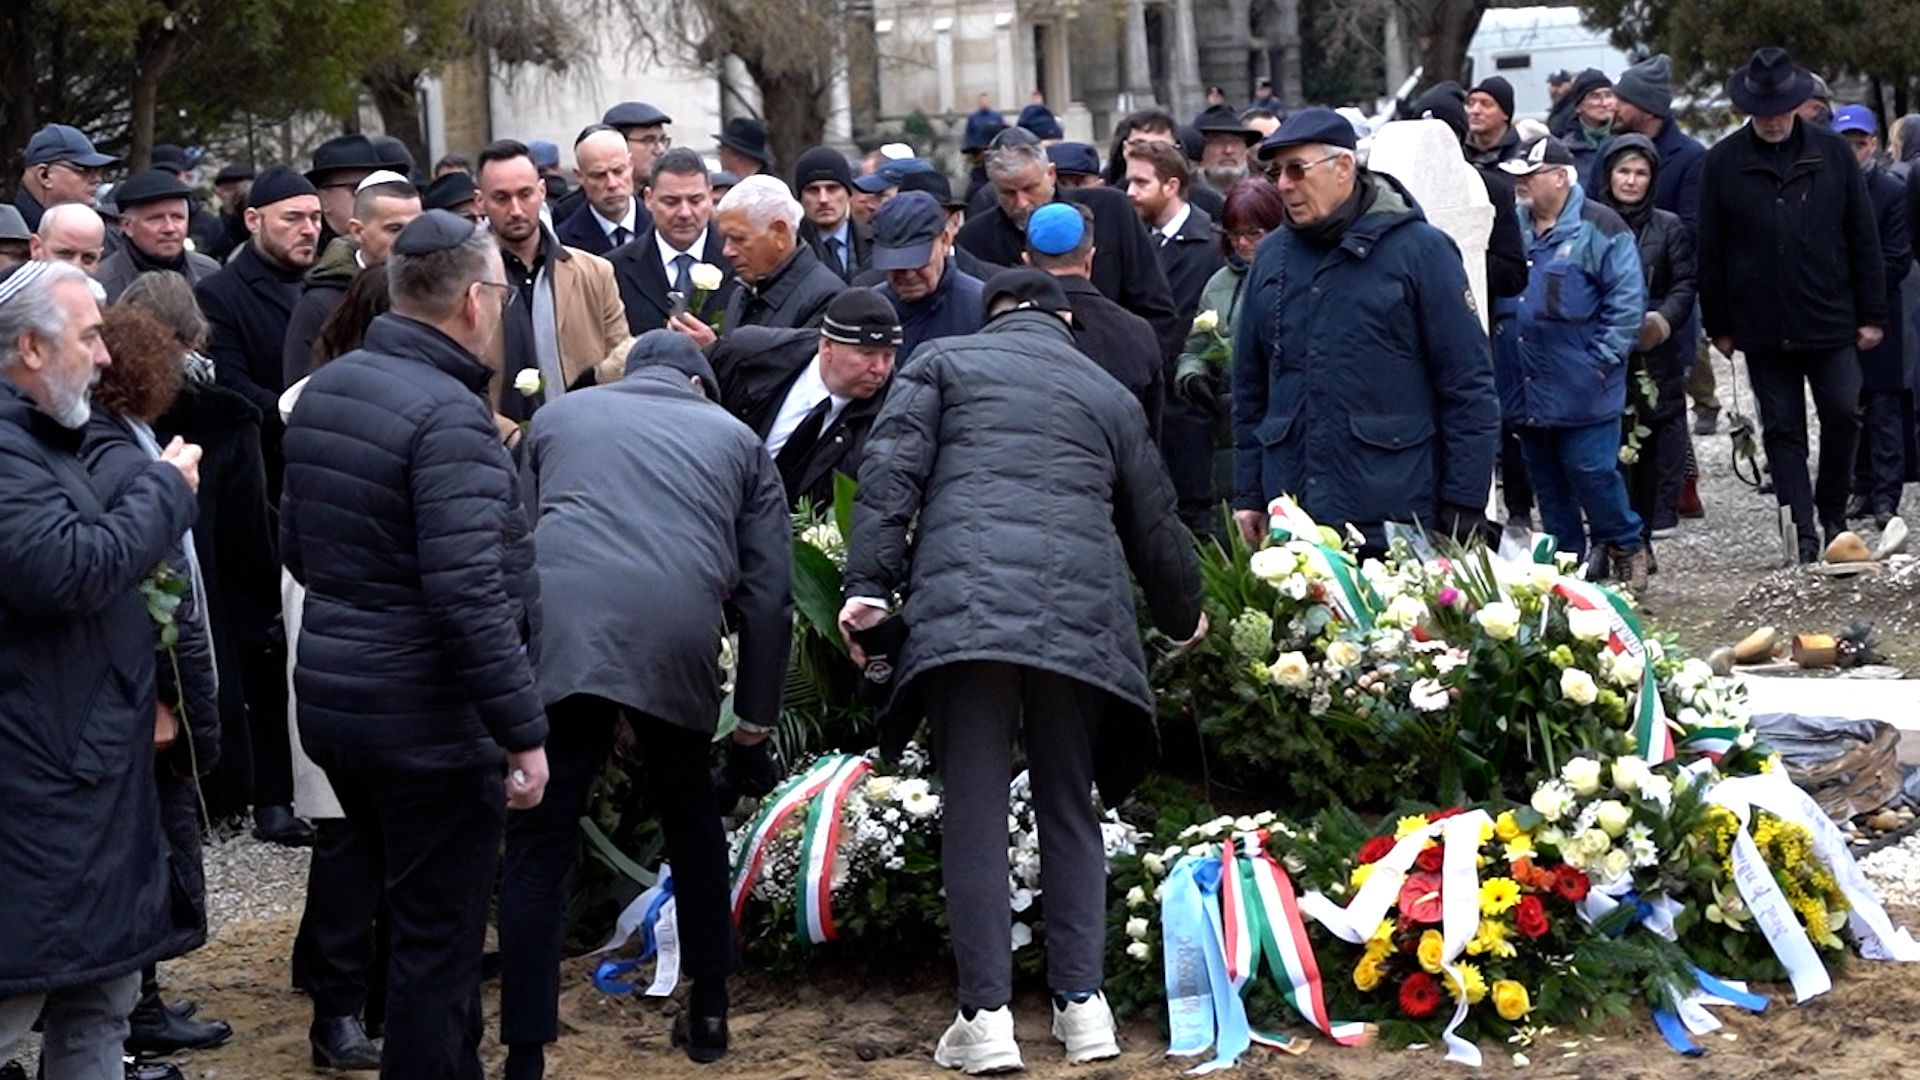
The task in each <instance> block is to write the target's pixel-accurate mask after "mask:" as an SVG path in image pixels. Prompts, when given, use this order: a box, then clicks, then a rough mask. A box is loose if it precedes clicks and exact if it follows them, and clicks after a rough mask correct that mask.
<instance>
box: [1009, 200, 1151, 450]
mask: <svg viewBox="0 0 1920 1080" xmlns="http://www.w3.org/2000/svg"><path fill="white" fill-rule="evenodd" d="M1025 254H1026V260H1027V263H1028V264H1029V265H1031V266H1032V267H1033V268H1034V269H1036V270H1045V271H1046V272H1047V273H1049V274H1052V275H1053V276H1054V278H1055V279H1056V280H1058V281H1059V283H1060V291H1061V292H1063V293H1065V294H1066V296H1067V305H1068V307H1070V308H1071V309H1072V310H1073V343H1074V344H1075V345H1077V346H1079V348H1080V351H1081V352H1083V353H1086V354H1087V356H1088V357H1089V358H1090V359H1092V361H1093V362H1094V363H1096V364H1099V365H1100V367H1101V370H1103V371H1105V372H1106V373H1107V374H1109V375H1111V376H1113V377H1114V378H1115V379H1116V380H1118V381H1119V383H1120V385H1121V386H1124V387H1126V388H1127V390H1128V391H1129V392H1131V393H1132V394H1133V396H1134V397H1136V398H1138V399H1139V401H1140V408H1141V409H1142V410H1143V411H1145V412H1146V414H1147V430H1148V431H1149V432H1151V433H1152V434H1153V435H1154V437H1155V438H1158V437H1159V435H1160V420H1161V411H1162V403H1163V402H1164V401H1165V399H1166V388H1165V385H1164V384H1165V378H1164V376H1163V375H1162V374H1161V369H1162V368H1163V367H1164V366H1165V364H1166V358H1165V357H1164V356H1163V355H1162V354H1161V352H1160V343H1159V341H1158V340H1157V339H1156V338H1155V337H1154V335H1153V327H1152V326H1149V325H1148V324H1147V320H1145V319H1143V318H1141V317H1140V316H1138V315H1135V314H1134V313H1133V312H1131V311H1128V310H1127V309H1126V308H1123V307H1121V306H1120V305H1119V304H1116V303H1114V302H1113V301H1111V300H1109V299H1107V298H1106V297H1105V296H1104V295H1102V294H1101V292H1100V290H1099V289H1096V288H1094V287H1093V282H1092V281H1090V280H1088V274H1089V273H1090V272H1091V271H1092V269H1093V257H1094V246H1093V212H1092V211H1091V210H1088V209H1087V208H1086V207H1084V206H1076V205H1074V204H1072V203H1052V204H1049V205H1047V206H1043V207H1041V208H1040V209H1038V210H1035V211H1034V212H1033V214H1032V215H1031V216H1030V217H1028V218H1027V250H1026V253H1025Z"/></svg>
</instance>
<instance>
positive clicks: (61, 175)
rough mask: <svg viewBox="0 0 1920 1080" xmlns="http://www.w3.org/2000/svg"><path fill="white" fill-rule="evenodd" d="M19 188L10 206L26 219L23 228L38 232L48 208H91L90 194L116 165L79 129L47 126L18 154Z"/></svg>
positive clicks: (56, 125)
mask: <svg viewBox="0 0 1920 1080" xmlns="http://www.w3.org/2000/svg"><path fill="white" fill-rule="evenodd" d="M21 158H22V160H23V162H24V167H23V168H22V169H21V172H20V184H19V189H18V190H17V191H15V192H14V196H13V205H14V207H15V208H17V209H18V210H19V211H20V216H21V217H22V218H25V219H26V222H27V228H29V229H38V228H39V227H40V216H41V215H42V214H45V213H46V212H47V208H48V207H50V206H58V205H59V204H61V203H80V204H81V205H83V206H92V205H93V196H94V192H95V191H96V190H97V189H98V188H99V187H100V181H101V179H102V178H103V176H104V175H105V169H106V167H107V166H109V165H114V164H117V163H118V162H119V160H120V159H119V158H117V157H114V156H113V155H112V154H102V153H100V152H99V151H98V150H95V149H94V148H93V143H92V141H91V140H89V139H88V138H87V137H86V136H85V135H83V134H81V132H80V129H79V128H75V127H68V126H67V125H66V124H48V125H47V126H46V127H43V128H41V129H40V130H39V131H36V132H34V133H33V138H31V139H28V140H27V150H26V153H24V154H22V155H21Z"/></svg>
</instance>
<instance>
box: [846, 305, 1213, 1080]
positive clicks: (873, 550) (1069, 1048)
mask: <svg viewBox="0 0 1920 1080" xmlns="http://www.w3.org/2000/svg"><path fill="white" fill-rule="evenodd" d="M985 295H986V305H987V313H988V319H989V321H988V323H987V326H986V329H984V330H982V331H981V332H980V333H978V334H971V335H967V336H964V337H954V338H943V339H941V340H939V341H935V342H931V343H929V344H927V345H924V346H922V347H921V348H920V349H919V350H917V351H916V352H915V353H914V356H913V360H912V361H911V362H910V363H908V364H907V365H906V367H905V368H903V369H902V370H901V372H900V375H899V376H898V378H899V383H898V385H896V386H895V387H894V388H893V390H892V391H891V392H889V394H888V398H887V405H886V407H885V408H884V409H882V410H881V415H880V419H879V421H878V422H877V423H876V424H875V426H874V434H873V440H872V443H871V451H872V452H871V453H869V454H868V456H867V460H866V462H865V464H864V465H863V466H862V467H861V469H860V495H859V500H858V502H857V503H856V504H855V506H854V528H853V536H852V538H851V540H852V543H851V544H850V546H849V556H848V564H847V576H846V588H847V597H848V600H847V605H846V607H845V608H844V609H842V611H841V614H840V622H841V626H842V630H843V632H844V633H846V634H847V635H848V638H849V642H850V648H851V649H852V651H853V652H854V654H855V659H856V660H860V659H862V649H861V648H860V646H859V644H858V641H857V640H855V639H854V638H853V635H854V634H855V633H856V632H859V631H861V630H865V629H871V628H872V627H874V626H875V625H876V624H878V623H879V622H880V620H881V619H882V618H883V617H884V616H885V614H886V611H887V610H888V609H889V608H890V607H891V606H892V605H893V603H894V597H895V594H896V593H904V594H905V596H906V602H905V606H904V607H903V608H902V609H901V613H902V617H903V618H904V620H905V624H906V631H907V632H906V639H905V645H904V648H903V649H902V650H901V651H900V654H899V656H898V658H897V662H896V665H895V672H896V674H895V675H894V682H895V684H896V686H895V691H894V697H893V702H892V704H891V706H890V708H889V711H888V713H887V716H886V719H885V721H884V726H883V731H882V740H881V741H882V747H883V748H884V749H887V750H889V752H897V751H898V750H899V749H900V747H901V746H902V745H903V744H904V743H905V741H906V738H907V736H908V735H910V734H911V733H912V731H913V729H914V728H916V727H917V726H918V721H919V718H920V712H919V706H920V703H922V702H924V705H925V710H926V715H927V718H928V719H930V720H931V721H932V725H933V741H934V747H935V753H934V758H935V760H936V761H938V762H939V763H940V770H941V778H942V782H943V784H944V785H945V788H944V792H945V799H946V802H945V809H944V816H943V818H942V821H943V825H942V828H943V830H944V835H945V840H944V844H945V846H944V848H943V850H942V856H941V864H942V865H941V872H942V875H943V877H944V880H945V884H946V897H947V914H948V922H949V924H950V925H951V927H952V936H953V950H954V956H955V960H956V963H957V966H958V968H959V974H960V987H959V997H960V1007H961V1013H960V1015H959V1016H958V1017H956V1018H955V1019H954V1022H953V1025H952V1026H951V1027H949V1028H948V1029H947V1032H946V1034H944V1035H942V1036H941V1038H940V1040H939V1043H938V1044H937V1046H936V1047H935V1050H934V1060H935V1061H936V1062H937V1063H939V1064H941V1065H943V1066H946V1067H948V1068H958V1069H963V1070H965V1071H966V1072H968V1073H969V1074H973V1073H980V1072H986V1071H993V1070H999V1069H1010V1068H1020V1067H1021V1058H1020V1048H1019V1045H1018V1044H1017V1043H1016V1042H1015V1041H1014V1036H1013V1031H1014V1025H1013V1016H1012V1010H1011V1008H1010V1007H1009V1006H1010V1004H1011V1001H1012V996H1013V946H1012V944H1011V935H1012V927H1011V921H1010V918H1009V915H1008V912H1007V898H1006V891H1007V864H1006V852H1007V780H1008V778H1009V777H1010V776H1011V775H1012V772H1013V764H1012V752H1013V750H1012V744H1013V739H1014V736H1015V733H1016V732H1020V731H1024V742H1025V746H1026V749H1027V761H1028V763H1029V765H1030V767H1031V768H1032V778H1033V794H1034V807H1035V811H1036V813H1037V814H1038V815H1039V820H1040V829H1041V832H1042V833H1043V834H1044V835H1046V836H1047V837H1048V844H1049V845H1050V846H1049V847H1048V849H1047V856H1048V857H1047V860H1046V865H1045V866H1044V867H1043V868H1042V870H1041V873H1042V875H1043V876H1044V878H1045V881H1044V884H1045V886H1046V894H1047V969H1048V975H1047V978H1048V983H1049V985H1050V986H1052V988H1053V990H1054V993H1055V1006H1054V1028H1053V1030H1054V1032H1055V1034H1056V1036H1058V1037H1059V1038H1061V1040H1062V1041H1063V1042H1065V1044H1066V1055H1067V1060H1068V1061H1069V1062H1083V1061H1095V1060H1100V1059H1103V1058H1109V1057H1113V1056H1115V1055H1117V1054H1118V1053H1119V1052H1120V1051H1119V1047H1118V1046H1117V1045H1116V1043H1115V1042H1114V1034H1113V1016H1112V1014H1111V1013H1110V1012H1109V1011H1108V1009H1107V1004H1106V1000H1105V998H1104V997H1103V996H1102V995H1101V994H1100V984H1101V981H1102V974H1103V973H1102V956H1103V954H1104V950H1105V945H1104V942H1105V939H1106V932H1105V931H1106V862H1105V852H1104V849H1103V847H1102V845H1101V841H1100V825H1099V820H1098V818H1097V816H1096V815H1095V813H1094V808H1093V802H1092V799H1091V798H1090V796H1089V791H1090V790H1091V788H1092V786H1093V785H1094V784H1095V783H1096V782H1097V783H1098V785H1099V788H1100V795H1101V798H1102V799H1103V800H1104V801H1105V802H1106V803H1107V804H1108V805H1110V806H1111V805H1117V804H1118V803H1119V802H1120V801H1121V800H1122V799H1124V798H1125V797H1126V793H1127V791H1128V790H1129V789H1130V788H1131V786H1132V784H1133V783H1134V782H1136V781H1137V780H1138V779H1139V778H1140V776H1141V775H1143V774H1144V772H1145V770H1146V769H1147V768H1148V767H1150V765H1151V763H1152V761H1153V759H1154V757H1155V751H1156V750H1157V748H1158V740H1157V736H1156V734H1155V730H1154V726H1153V697H1152V693H1151V691H1150V690H1149V689H1148V686H1147V675H1146V662H1145V660H1144V658H1143V656H1142V654H1141V649H1140V636H1139V623H1138V617H1137V615H1136V614H1135V608H1134V588H1133V582H1132V580H1131V579H1130V578H1129V576H1128V573H1127V569H1128V568H1129V567H1131V568H1132V569H1133V571H1134V572H1135V574H1137V575H1138V577H1139V580H1140V584H1141V587H1142V588H1143V589H1144V591H1145V594H1146V602H1147V607H1148V609H1149V610H1150V611H1151V612H1152V615H1153V622H1154V625H1155V626H1157V627H1158V628H1159V629H1160V630H1161V631H1162V632H1164V633H1166V634H1167V635H1168V636H1170V637H1172V638H1174V639H1175V640H1182V641H1186V640H1198V639H1199V637H1200V636H1201V635H1202V634H1204V633H1205V630H1206V621H1205V617H1204V615H1203V614H1202V613H1201V610H1200V602H1199V601H1200V581H1199V569H1198V566H1197V563H1196V560H1195V557H1194V553H1193V545H1192V541H1191V540H1190V539H1189V537H1188V535H1187V531H1186V530H1185V529H1184V528H1182V527H1181V524H1180V519H1179V516H1178V514H1177V513H1176V507H1175V502H1174V494H1173V485H1172V483H1171V482H1169V481H1168V479H1167V473H1166V468H1165V466H1164V465H1162V464H1161V461H1160V452H1159V450H1158V449H1156V448H1155V447H1154V445H1153V440H1152V439H1151V438H1149V437H1148V435H1147V425H1146V420H1145V418H1144V417H1143V416H1142V415H1141V412H1140V407H1139V405H1137V404H1136V403H1135V402H1134V400H1133V398H1132V396H1131V395H1129V394H1128V393H1127V392H1126V391H1125V390H1123V389H1121V387H1120V385H1119V384H1118V383H1116V382H1114V381H1113V379H1111V378H1110V377H1108V376H1107V374H1106V373H1105V372H1103V371H1101V370H1100V368H1099V367H1098V366H1097V365H1095V364H1094V363H1093V361H1091V360H1088V359H1087V358H1086V357H1085V356H1083V355H1081V353H1080V351H1079V350H1078V349H1076V348H1075V347H1074V344H1073V334H1072V332H1071V330H1069V329H1068V327H1067V324H1066V320H1065V319H1064V318H1062V317H1061V316H1062V314H1063V313H1065V312H1066V311H1067V310H1068V308H1067V302H1066V297H1065V296H1064V295H1063V294H1062V293H1061V292H1060V288H1059V286H1058V285H1056V284H1055V283H1054V280H1053V279H1052V278H1051V277H1049V276H1048V275H1046V274H1044V273H1042V272H1041V271H1038V270H1031V269H1026V270H1013V271H1007V272H1003V273H1001V274H997V275H995V276H994V278H993V280H991V281H989V282H987V286H986V294H985ZM910 530H911V532H912V534H913V536H912V540H911V542H909V531H910Z"/></svg>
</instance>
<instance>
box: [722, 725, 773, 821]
mask: <svg viewBox="0 0 1920 1080" xmlns="http://www.w3.org/2000/svg"><path fill="white" fill-rule="evenodd" d="M713 780H714V785H713V786H714V794H715V795H716V797H717V801H718V802H719V804H720V806H721V807H722V808H723V809H724V808H726V807H728V806H730V805H732V804H733V803H735V802H738V801H739V800H740V798H741V796H746V797H747V798H750V799H758V798H762V797H763V796H765V795H766V794H767V793H769V792H771V791H772V790H773V789H774V788H776V787H778V786H779V785H780V759H779V757H778V756H776V755H775V754H774V752H773V740H772V739H771V738H767V739H761V740H760V741H759V742H757V743H753V744H752V745H748V744H747V743H743V742H740V741H738V740H731V739H730V740H728V742H727V763H726V764H725V765H722V766H720V768H718V769H716V770H714V778H713Z"/></svg>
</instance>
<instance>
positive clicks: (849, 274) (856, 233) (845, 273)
mask: <svg viewBox="0 0 1920 1080" xmlns="http://www.w3.org/2000/svg"><path fill="white" fill-rule="evenodd" d="M793 191H794V194H795V195H798V196H799V197H800V209H801V211H802V212H803V213H804V215H805V218H806V220H804V221H802V222H801V223H800V241H801V243H804V244H806V245H807V246H809V247H811V248H813V253H814V254H815V255H817V256H819V258H820V261H821V262H823V263H825V264H826V267H827V269H829V270H831V271H833V272H834V273H836V274H839V275H840V279H841V280H842V281H852V280H853V279H854V278H855V277H856V276H857V275H858V274H859V273H860V272H861V271H862V270H865V269H866V268H867V261H868V259H869V258H870V252H871V250H872V248H873V230H872V229H870V228H868V227H867V226H865V225H862V224H860V223H859V222H858V221H855V220H854V219H853V168H852V167H851V166H850V165H848V164H847V157H846V155H845V154H842V153H841V152H840V151H838V150H835V149H834V148H832V147H830V146H816V147H814V148H813V149H811V150H809V151H807V152H806V153H804V154H801V155H800V162H799V164H797V165H795V166H794V168H793Z"/></svg>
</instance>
